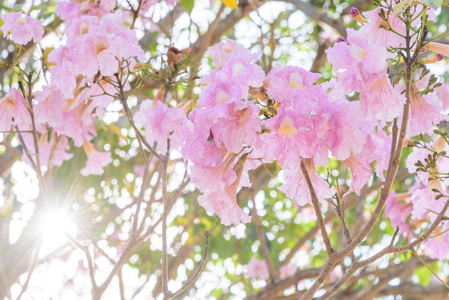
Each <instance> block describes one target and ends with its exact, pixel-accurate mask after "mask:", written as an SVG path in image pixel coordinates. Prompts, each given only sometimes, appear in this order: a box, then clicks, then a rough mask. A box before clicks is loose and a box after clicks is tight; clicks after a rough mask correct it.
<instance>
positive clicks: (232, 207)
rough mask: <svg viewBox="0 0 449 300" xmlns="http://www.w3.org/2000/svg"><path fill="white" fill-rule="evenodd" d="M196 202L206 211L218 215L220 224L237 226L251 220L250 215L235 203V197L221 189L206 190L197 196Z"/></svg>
mask: <svg viewBox="0 0 449 300" xmlns="http://www.w3.org/2000/svg"><path fill="white" fill-rule="evenodd" d="M198 203H199V204H200V205H201V206H202V207H204V208H205V209H206V210H207V211H210V212H214V213H216V214H217V215H218V216H219V217H220V221H221V224H223V225H225V226H229V225H231V224H234V225H236V226H237V225H239V224H240V223H249V222H250V221H251V217H250V216H248V215H247V214H246V213H245V212H244V211H243V210H242V209H241V208H240V207H239V206H238V205H237V202H236V201H235V199H231V198H230V197H229V195H228V194H226V193H225V192H223V191H220V190H218V191H207V192H205V193H204V194H203V195H201V196H199V197H198Z"/></svg>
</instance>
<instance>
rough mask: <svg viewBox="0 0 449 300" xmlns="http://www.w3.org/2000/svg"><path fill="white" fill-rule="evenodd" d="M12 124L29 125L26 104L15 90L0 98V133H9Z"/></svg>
mask: <svg viewBox="0 0 449 300" xmlns="http://www.w3.org/2000/svg"><path fill="white" fill-rule="evenodd" d="M12 124H14V125H22V124H24V125H25V124H31V117H30V113H29V112H28V103H27V101H26V100H25V98H24V97H23V96H22V94H21V93H20V92H19V91H18V90H16V89H10V90H9V91H8V93H6V95H5V97H3V98H0V131H9V130H10V129H11V125H12Z"/></svg>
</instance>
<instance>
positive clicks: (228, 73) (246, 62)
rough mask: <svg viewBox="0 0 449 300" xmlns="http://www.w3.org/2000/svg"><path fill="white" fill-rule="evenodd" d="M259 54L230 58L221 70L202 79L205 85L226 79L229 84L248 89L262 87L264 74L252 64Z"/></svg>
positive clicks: (243, 54) (245, 54)
mask: <svg viewBox="0 0 449 300" xmlns="http://www.w3.org/2000/svg"><path fill="white" fill-rule="evenodd" d="M258 57H259V54H250V53H246V52H243V53H242V54H240V55H239V56H236V57H232V58H231V59H230V60H229V61H228V62H227V63H226V65H224V66H223V68H222V69H221V70H215V71H213V72H211V73H210V74H209V75H208V76H205V77H203V78H202V82H203V83H205V84H208V85H209V84H211V83H213V82H216V81H218V80H219V79H226V80H227V81H228V82H229V83H234V84H238V85H245V86H246V89H248V87H250V86H252V87H260V86H262V85H263V80H264V78H265V72H264V71H263V70H262V68H261V67H260V66H258V65H256V64H255V63H254V62H255V61H256V60H257V59H258Z"/></svg>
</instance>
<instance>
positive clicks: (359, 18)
mask: <svg viewBox="0 0 449 300" xmlns="http://www.w3.org/2000/svg"><path fill="white" fill-rule="evenodd" d="M351 16H352V17H353V18H354V19H356V20H357V22H359V23H360V24H362V25H363V23H365V22H366V20H365V19H364V18H363V17H362V15H361V14H360V11H359V10H358V9H357V8H356V7H352V8H351Z"/></svg>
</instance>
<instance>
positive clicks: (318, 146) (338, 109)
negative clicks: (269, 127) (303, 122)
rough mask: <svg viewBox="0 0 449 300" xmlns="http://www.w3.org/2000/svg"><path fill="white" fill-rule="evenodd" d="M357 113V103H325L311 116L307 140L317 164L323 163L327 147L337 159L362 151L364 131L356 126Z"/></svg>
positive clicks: (357, 124) (325, 158) (324, 162)
mask: <svg viewBox="0 0 449 300" xmlns="http://www.w3.org/2000/svg"><path fill="white" fill-rule="evenodd" d="M355 115H360V108H359V104H358V103H351V102H346V103H341V104H338V103H326V104H323V105H322V106H321V108H320V109H319V110H317V112H316V114H315V115H313V116H312V123H313V129H312V130H310V131H308V132H307V133H306V134H307V140H308V143H309V144H311V143H315V145H314V151H313V153H314V159H315V162H316V164H317V165H318V166H323V165H325V164H326V163H327V158H328V155H329V151H328V150H330V151H331V152H332V155H333V156H334V157H336V158H337V159H338V160H345V159H347V158H349V156H350V155H351V153H358V152H360V151H362V149H363V145H364V144H365V135H366V134H365V133H364V132H362V131H361V130H360V129H359V128H360V127H361V125H362V122H360V120H357V119H356V118H354V117H353V116H355Z"/></svg>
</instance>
